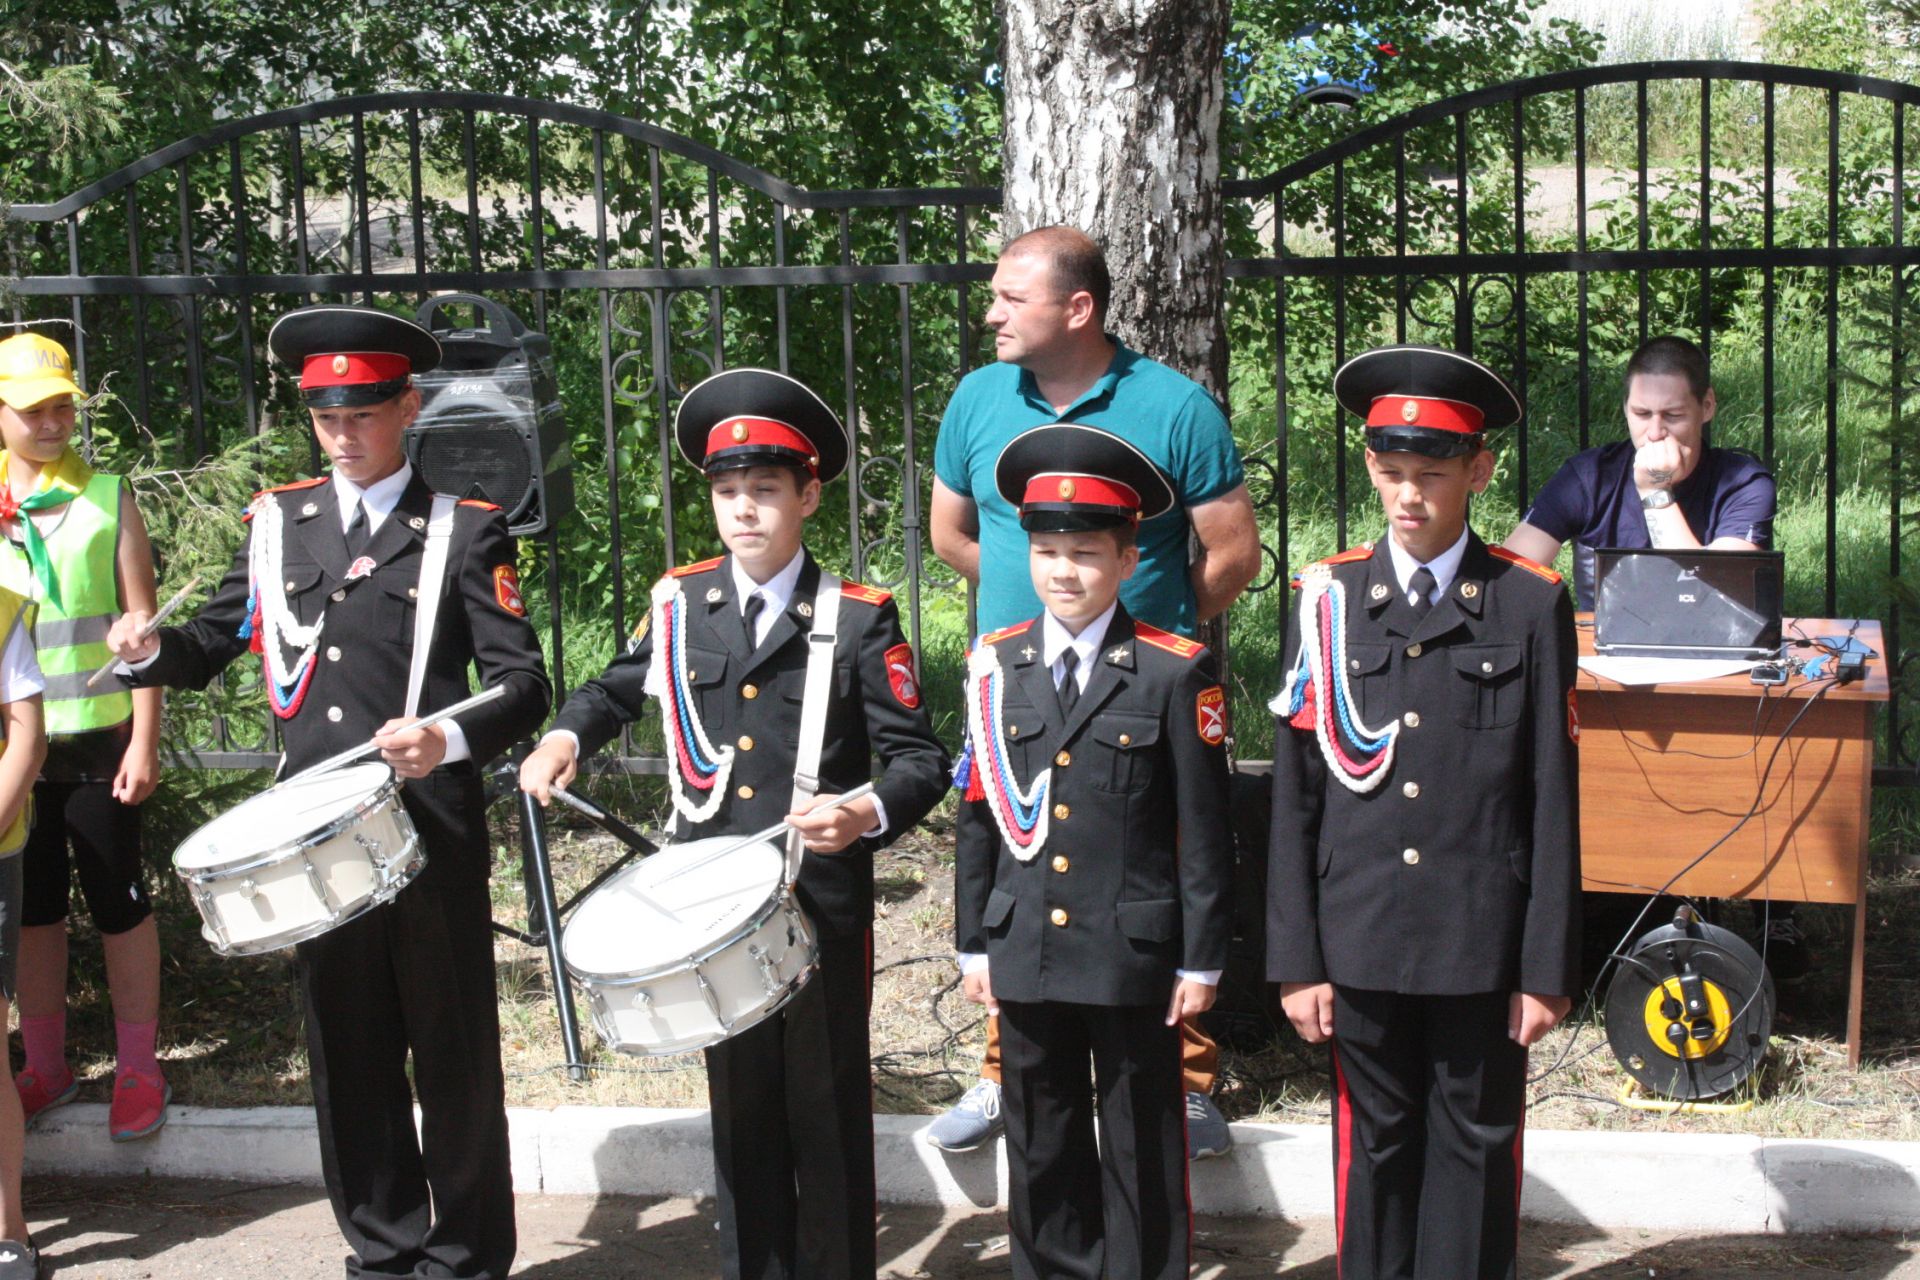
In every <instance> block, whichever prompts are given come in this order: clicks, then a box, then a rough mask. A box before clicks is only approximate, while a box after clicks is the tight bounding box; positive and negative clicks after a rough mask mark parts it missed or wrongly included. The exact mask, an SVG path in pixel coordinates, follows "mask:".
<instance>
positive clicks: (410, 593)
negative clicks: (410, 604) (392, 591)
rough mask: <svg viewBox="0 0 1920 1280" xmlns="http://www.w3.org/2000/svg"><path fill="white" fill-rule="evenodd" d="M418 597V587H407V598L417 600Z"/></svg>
mask: <svg viewBox="0 0 1920 1280" xmlns="http://www.w3.org/2000/svg"><path fill="white" fill-rule="evenodd" d="M419 598H420V588H418V587H408V588H407V599H409V600H418V599H419Z"/></svg>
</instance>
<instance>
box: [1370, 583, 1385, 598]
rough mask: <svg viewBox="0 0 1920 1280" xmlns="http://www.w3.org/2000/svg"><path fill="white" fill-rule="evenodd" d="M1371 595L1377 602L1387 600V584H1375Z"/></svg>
mask: <svg viewBox="0 0 1920 1280" xmlns="http://www.w3.org/2000/svg"><path fill="white" fill-rule="evenodd" d="M1369 594H1370V595H1371V596H1372V597H1373V598H1374V599H1375V600H1385V599H1386V598H1387V584H1386V583H1384V582H1376V583H1374V584H1373V590H1372V591H1371V592H1370V593H1369Z"/></svg>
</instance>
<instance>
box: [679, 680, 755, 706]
mask: <svg viewBox="0 0 1920 1280" xmlns="http://www.w3.org/2000/svg"><path fill="white" fill-rule="evenodd" d="M687 679H689V680H691V679H693V677H692V676H688V677H687ZM740 696H741V697H743V698H745V699H746V700H747V701H748V702H752V701H753V700H754V699H755V698H757V697H759V696H760V686H759V685H755V684H743V685H741V686H740Z"/></svg>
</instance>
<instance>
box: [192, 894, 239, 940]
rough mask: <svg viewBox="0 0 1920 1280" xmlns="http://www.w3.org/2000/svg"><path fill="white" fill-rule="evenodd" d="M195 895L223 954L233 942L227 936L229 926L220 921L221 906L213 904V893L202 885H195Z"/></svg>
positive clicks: (203, 916)
mask: <svg viewBox="0 0 1920 1280" xmlns="http://www.w3.org/2000/svg"><path fill="white" fill-rule="evenodd" d="M193 896H194V898H195V899H196V901H197V902H198V904H199V907H200V916H201V918H202V919H203V920H205V921H206V922H207V924H208V925H209V926H210V927H211V928H212V929H213V936H214V938H215V940H216V941H215V945H216V946H217V947H218V948H219V950H220V952H221V954H223V955H224V954H226V951H227V949H228V947H230V946H231V945H232V943H231V942H230V941H229V940H228V938H227V926H226V925H224V924H222V923H221V921H220V911H219V908H217V907H215V906H214V905H213V894H212V893H211V892H210V891H208V890H207V889H206V888H205V887H203V886H201V885H195V886H194V887H193Z"/></svg>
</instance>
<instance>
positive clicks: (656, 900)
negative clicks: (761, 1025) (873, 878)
mask: <svg viewBox="0 0 1920 1280" xmlns="http://www.w3.org/2000/svg"><path fill="white" fill-rule="evenodd" d="M736 842H737V838H730V837H720V838H717V839H710V840H700V841H693V842H690V843H688V844H684V845H678V846H674V847H672V848H668V849H664V850H662V851H661V852H659V853H657V854H654V855H653V856H652V857H650V858H648V859H647V860H646V861H645V862H642V863H639V864H638V865H636V866H633V867H629V868H627V869H626V870H625V871H622V872H621V873H620V874H619V875H617V876H615V877H614V878H613V879H611V880H609V881H607V883H606V884H604V885H602V886H600V888H598V889H596V890H595V891H594V892H593V894H592V895H591V896H590V897H589V898H588V899H587V901H586V902H584V903H582V904H581V907H580V910H579V911H578V912H576V913H575V915H574V918H573V920H572V921H570V922H569V923H568V925H567V927H566V931H565V932H564V933H563V935H562V937H561V952H562V954H563V956H564V957H565V959H566V963H567V971H568V972H569V973H570V974H572V975H573V977H574V979H575V980H576V981H577V982H578V983H579V984H580V987H581V989H582V991H583V992H584V993H585V994H586V997H587V1007H588V1011H589V1013H590V1015H591V1016H592V1019H593V1025H594V1029H595V1030H596V1031H598V1032H599V1033H600V1037H601V1039H603V1040H605V1041H606V1042H607V1044H608V1045H610V1046H611V1047H613V1048H614V1049H617V1050H619V1051H620V1052H621V1053H630V1054H636V1055H639V1056H643V1057H650V1056H659V1055H665V1054H674V1053H688V1052H691V1051H693V1050H695V1049H704V1048H707V1047H709V1046H711V1045H715V1044H718V1043H720V1042H721V1041H722V1040H725V1039H728V1038H729V1037H731V1036H735V1035H738V1034H739V1033H740V1032H742V1031H745V1030H746V1029H747V1028H749V1027H751V1026H753V1025H755V1024H756V1023H758V1022H760V1021H762V1020H764V1019H765V1018H767V1017H769V1016H771V1015H772V1014H774V1013H776V1012H777V1011H779V1010H780V1009H781V1008H782V1007H783V1006H784V1005H785V1004H786V1003H787V1002H788V1001H789V1000H791V999H792V998H793V997H794V995H795V994H796V993H797V992H798V991H799V990H800V989H801V987H803V986H805V985H806V983H807V980H808V979H809V978H811V977H812V976H813V972H814V970H815V968H816V967H817V965H818V960H819V948H818V946H817V944H816V943H815V942H814V937H813V929H812V926H811V925H810V924H809V923H808V921H807V917H806V913H805V912H804V911H802V910H801V909H800V905H799V903H798V902H796V901H795V900H794V896H793V892H792V890H791V889H790V888H789V887H788V886H787V884H786V880H785V875H784V870H785V860H784V858H783V857H782V855H781V853H780V851H779V850H778V849H776V848H775V847H773V846H772V845H768V844H761V845H755V846H750V847H749V848H748V849H745V850H742V851H740V852H739V853H737V854H735V855H732V856H731V857H729V858H725V859H720V860H717V861H715V862H711V863H707V864H706V865H704V866H702V865H698V864H699V863H700V861H701V859H704V858H708V857H711V856H712V854H713V853H714V852H716V851H717V850H720V849H724V848H725V847H726V846H728V845H730V844H733V843H736ZM678 872H684V874H683V875H680V874H676V873H678ZM668 876H673V877H674V878H673V880H672V881H670V882H669V881H668V879H667V877H668ZM756 899H757V901H756ZM703 920H712V921H714V922H716V923H715V927H712V928H709V929H706V930H705V932H703V931H702V925H701V923H700V922H701V921H703ZM663 945H664V946H667V947H674V946H677V947H678V951H677V952H676V953H675V954H672V955H665V956H663V955H662V954H661V947H662V946H663ZM615 957H620V959H619V960H618V961H617V962H616V960H615Z"/></svg>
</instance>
